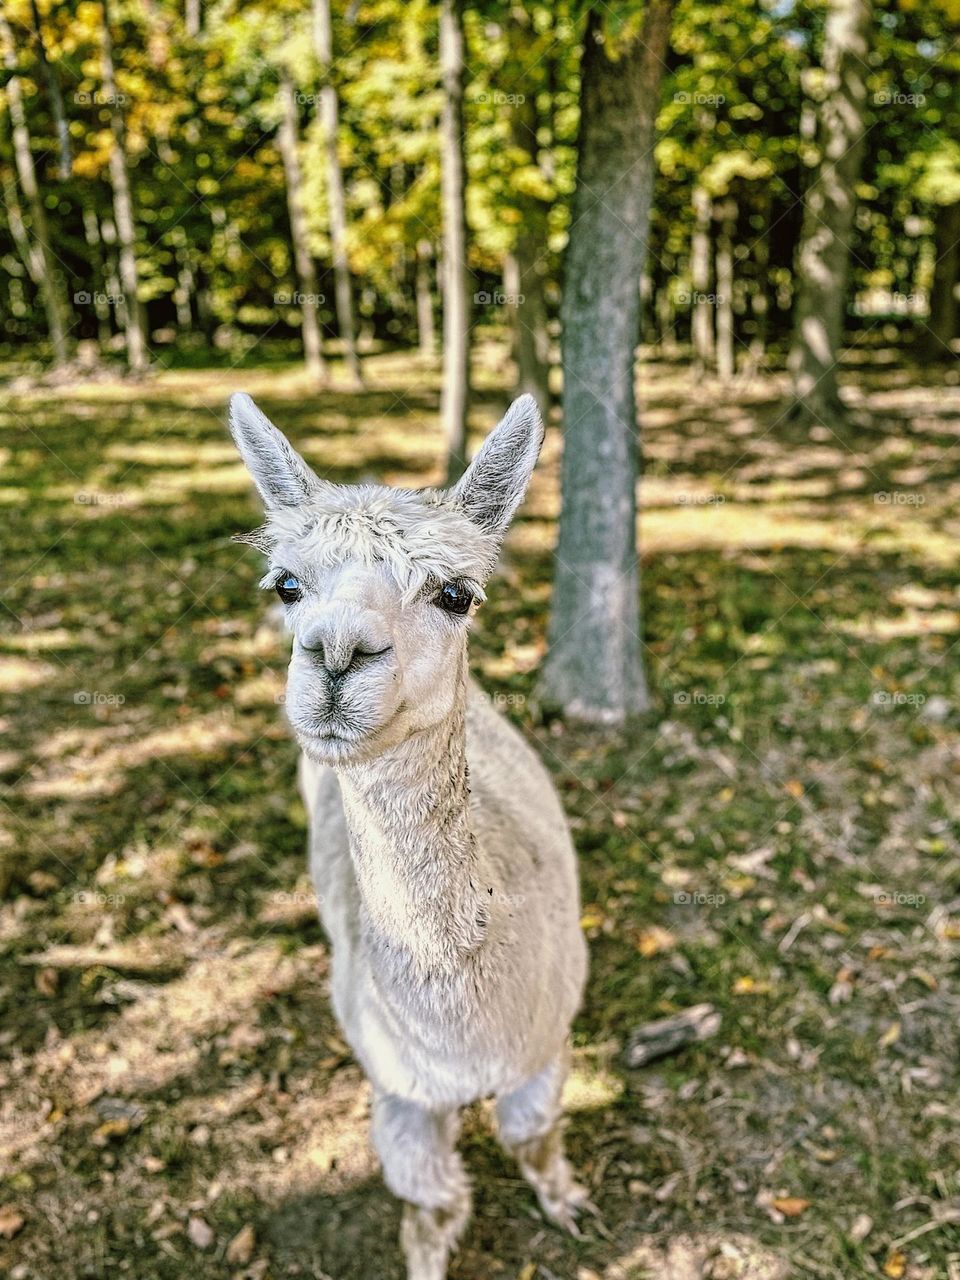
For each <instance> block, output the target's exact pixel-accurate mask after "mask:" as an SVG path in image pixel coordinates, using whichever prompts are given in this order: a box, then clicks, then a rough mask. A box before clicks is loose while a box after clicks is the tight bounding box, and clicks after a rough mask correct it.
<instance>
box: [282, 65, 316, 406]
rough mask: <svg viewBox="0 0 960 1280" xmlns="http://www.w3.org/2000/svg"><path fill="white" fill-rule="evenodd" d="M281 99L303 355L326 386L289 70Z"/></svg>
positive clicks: (295, 109) (291, 234)
mask: <svg viewBox="0 0 960 1280" xmlns="http://www.w3.org/2000/svg"><path fill="white" fill-rule="evenodd" d="M280 102H281V106H282V108H283V116H282V118H281V120H280V132H279V139H278V140H279V144H280V155H281V158H282V160H283V172H284V176H285V179H286V187H287V210H288V212H289V214H290V241H291V243H292V245H293V265H294V270H295V272H296V276H297V288H298V290H299V302H300V317H301V336H302V340H303V357H304V361H305V363H306V366H307V372H308V373H309V375H310V378H311V379H312V381H313V383H314V384H315V385H316V386H318V387H322V386H323V385H324V384H325V383H326V366H325V365H324V360H323V347H322V343H321V339H320V321H319V320H318V319H317V308H318V307H319V305H320V293H319V290H318V288H317V271H316V267H315V266H314V265H313V258H312V257H311V256H310V249H309V247H308V245H307V220H306V217H305V215H304V211H303V178H302V175H301V172H300V157H299V155H298V154H297V123H298V122H297V103H296V99H295V97H294V92H293V81H292V80H291V79H290V76H289V75H288V74H287V72H283V74H282V75H281V77H280Z"/></svg>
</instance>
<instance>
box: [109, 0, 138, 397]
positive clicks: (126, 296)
mask: <svg viewBox="0 0 960 1280" xmlns="http://www.w3.org/2000/svg"><path fill="white" fill-rule="evenodd" d="M102 5H103V98H104V102H106V103H107V105H108V107H109V109H110V130H111V132H112V133H113V146H112V147H111V148H110V183H111V186H112V187H113V214H114V218H115V219H116V223H117V241H118V244H119V247H120V291H121V293H122V294H123V315H124V329H125V334H126V341H127V365H128V367H129V369H130V372H131V373H135V374H140V373H142V372H143V371H144V369H146V367H147V338H146V333H145V330H144V320H143V310H142V308H141V306H140V299H139V297H138V296H137V289H138V279H137V231H136V224H135V222H134V216H133V198H132V196H131V194H130V175H129V173H128V172H127V154H126V129H125V128H124V123H123V110H122V108H121V105H120V101H119V99H118V97H117V85H116V79H115V75H114V69H113V40H112V39H111V36H110V6H109V3H108V0H102Z"/></svg>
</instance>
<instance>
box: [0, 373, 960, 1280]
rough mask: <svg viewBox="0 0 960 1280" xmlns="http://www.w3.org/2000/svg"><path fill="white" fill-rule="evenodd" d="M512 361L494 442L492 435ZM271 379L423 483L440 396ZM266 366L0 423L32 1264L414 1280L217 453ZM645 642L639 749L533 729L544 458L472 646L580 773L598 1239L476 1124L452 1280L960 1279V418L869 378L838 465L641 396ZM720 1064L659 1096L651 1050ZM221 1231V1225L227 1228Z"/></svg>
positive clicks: (155, 1274) (5, 820) (278, 677)
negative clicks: (629, 1047) (700, 1028)
mask: <svg viewBox="0 0 960 1280" xmlns="http://www.w3.org/2000/svg"><path fill="white" fill-rule="evenodd" d="M498 359H499V357H498V355H497V353H496V351H495V350H491V351H486V352H484V353H483V376H482V386H483V388H484V390H483V393H482V395H481V396H480V398H479V402H478V405H477V408H476V411H475V426H476V428H477V431H478V433H479V432H481V431H482V430H484V429H485V428H486V427H487V426H489V425H490V424H491V423H492V421H493V420H494V417H495V413H496V409H497V407H498V406H499V405H500V404H501V403H502V401H503V397H502V396H501V395H500V393H499V391H498V379H499V376H500V375H499V370H498ZM370 378H371V387H370V389H369V390H368V391H366V392H364V393H360V394H352V395H348V394H340V393H337V392H335V391H334V392H330V393H328V394H325V395H322V396H316V395H310V394H309V393H308V392H307V390H306V388H305V386H304V384H303V381H302V378H301V376H300V374H299V373H298V372H297V370H295V369H293V368H292V367H284V366H277V367H271V368H270V369H263V370H258V369H250V370H246V371H245V372H244V373H243V376H242V379H240V381H241V382H242V384H243V385H244V386H246V387H247V388H248V389H249V390H251V391H252V392H253V393H254V394H258V395H259V396H260V398H261V401H262V403H263V405H264V408H265V409H266V410H267V412H269V413H271V414H272V415H273V416H274V417H275V418H276V420H277V421H278V422H279V423H280V425H282V426H283V427H284V428H285V429H287V430H288V431H289V432H290V434H291V435H292V436H293V437H294V438H295V439H296V440H297V441H298V442H300V443H301V444H302V445H303V447H304V451H305V452H306V453H307V455H308V456H309V457H310V459H311V460H312V461H313V462H314V463H315V464H316V465H317V466H318V468H320V469H321V470H322V471H323V472H324V473H325V474H327V475H329V476H330V477H331V478H333V479H335V480H349V479H356V478H358V477H359V476H362V475H369V474H373V473H375V474H378V475H382V476H384V477H385V478H386V479H387V480H389V481H392V482H394V483H407V484H422V483H428V482H431V481H436V480H437V479H438V476H439V466H438V461H439V457H440V452H441V441H440V434H439V429H438V424H437V416H436V403H437V397H436V375H435V370H433V369H432V368H430V367H428V366H425V365H423V364H422V362H418V361H417V360H416V359H415V358H410V357H408V356H380V357H376V358H374V359H372V360H371V361H370ZM236 385H238V379H237V375H231V374H229V373H223V372H219V371H209V370H185V371H181V372H176V373H164V374H162V375H160V376H158V377H157V378H156V379H154V380H152V381H150V382H148V383H147V384H145V385H143V386H136V387H134V386H131V385H129V384H122V383H116V384H114V383H110V382H106V383H98V384H96V385H92V386H89V387H85V388H78V389H73V390H69V391H67V390H54V391H50V390H47V391H44V392H39V391H30V390H26V389H21V390H20V391H18V392H15V393H13V394H8V395H7V396H6V397H5V399H4V404H3V406H2V408H0V460H2V471H0V503H2V504H4V505H6V506H8V507H9V512H8V516H7V519H5V521H4V526H3V527H4V538H5V545H4V566H5V570H6V572H5V575H4V578H5V585H4V591H3V596H2V603H3V609H4V611H5V613H4V619H5V623H6V625H5V626H4V627H3V629H2V633H0V717H2V726H3V730H4V733H3V741H2V744H0V771H2V774H3V781H4V783H5V798H4V803H3V805H2V806H0V891H2V892H3V894H4V901H3V905H2V906H0V949H2V957H3V968H2V974H0V1053H2V1058H0V1273H2V1274H4V1275H9V1276H11V1277H13V1278H14V1280H49V1277H50V1276H52V1275H57V1276H59V1277H62V1278H63V1280H86V1278H88V1277H90V1278H93V1277H97V1278H99V1277H102V1276H104V1275H107V1274H110V1275H130V1276H133V1277H136V1280H174V1278H176V1280H180V1277H182V1276H183V1275H184V1274H187V1273H189V1274H191V1275H196V1276H204V1277H207V1276H209V1277H220V1276H248V1277H265V1276H266V1277H273V1276H276V1277H281V1276H309V1277H323V1276H328V1277H332V1278H333V1280H367V1278H368V1277H370V1276H372V1275H376V1276H378V1277H382V1278H383V1280H397V1278H398V1277H399V1276H400V1275H401V1269H400V1258H399V1252H398V1250H397V1249H396V1247H395V1244H394V1238H395V1232H396V1227H397V1222H398V1210H397V1207H396V1205H395V1204H394V1203H393V1202H392V1200H391V1198H390V1197H389V1196H388V1195H387V1193H386V1192H385V1190H384V1189H383V1187H382V1184H381V1182H380V1180H379V1177H378V1173H377V1169H376V1166H375V1162H374V1160H373V1158H372V1156H371V1154H370V1152H369V1149H368V1147H367V1143H366V1136H365V1134H366V1115H365V1112H366V1106H367V1100H366V1093H365V1089H364V1087H363V1085H362V1081H361V1078H360V1074H359V1072H358V1070H357V1068H356V1066H355V1065H354V1064H353V1063H352V1061H351V1059H350V1056H349V1053H348V1051H347V1049H346V1047H345V1046H344V1045H343V1044H342V1042H341V1041H340V1039H339V1036H338V1033H337V1029H336V1027H335V1025H334V1023H333V1020H332V1018H331V1015H330V1011H329V1008H328V1005H327V1003H326V998H325V991H326V966H327V952H326V946H325V942H324V938H323V934H322V931H321V929H320V927H319V925H318V923H317V921H316V918H315V914H314V911H313V906H312V898H311V892H310V888H309V884H308V882H307V880H306V877H305V868H304V859H303V844H304V815H303V812H302V808H301V806H300V803H299V801H298V799H297V797H296V790H295V784H294V767H295V751H294V747H293V745H292V743H291V742H290V741H289V739H288V737H287V734H286V732H285V730H284V728H283V725H282V722H281V716H280V711H279V707H278V698H279V696H280V694H281V691H282V668H283V654H282V652H281V647H280V645H279V643H278V641H277V639H276V637H275V636H274V634H273V632H272V631H271V629H270V628H269V627H266V626H264V625H263V618H262V610H263V599H262V597H261V596H260V595H259V594H258V593H257V592H256V590H255V583H256V580H257V578H258V576H259V567H258V563H257V557H256V556H255V554H254V553H253V552H251V551H249V550H248V549H244V548H241V547H240V546H238V545H237V544H235V543H233V542H232V541H231V535H232V534H234V533H236V532H238V531H241V530H245V529H248V528H250V527H251V526H252V525H253V524H254V523H255V521H256V519H257V515H256V511H255V508H254V505H253V502H252V499H251V496H250V492H249V488H248V484H247V481H246V478H245V476H244V474H243V472H242V469H241V468H240V467H239V466H238V465H237V463H236V461H235V458H234V455H233V453H232V451H231V449H230V447H229V445H228V442H227V439H226V435H225V431H224V426H223V416H224V404H225V398H226V395H227V394H228V392H229V391H231V390H233V389H235V387H236ZM642 391H643V398H644V401H645V406H644V419H645V442H646V456H647V474H646V477H645V480H644V487H645V498H646V511H645V515H644V518H643V528H642V537H643V546H644V552H645V565H644V569H645V573H644V589H645V605H646V618H645V627H646V637H647V646H648V647H647V659H648V664H649V667H650V673H651V678H652V683H653V686H654V688H655V689H656V690H657V691H658V706H657V709H656V711H655V713H654V714H652V715H651V716H650V717H649V718H648V719H647V720H646V721H645V722H643V723H640V724H637V725H635V726H634V727H633V728H631V730H630V731H629V733H627V734H626V735H623V736H622V737H620V738H613V737H611V736H607V735H601V734H597V733H593V732H586V731H581V730H574V729H571V728H569V727H565V726H563V725H562V724H559V723H550V724H542V723H539V722H538V720H537V718H536V715H535V707H534V704H533V699H532V695H533V690H534V683H535V673H536V669H537V666H538V664H539V661H540V659H541V657H542V653H543V646H544V632H545V624H546V612H547V608H548V603H549V568H550V558H549V552H550V547H551V545H552V541H553V537H554V520H555V515H556V510H557V505H558V497H557V492H556V476H557V461H558V453H559V440H558V439H557V433H556V432H555V431H553V432H551V433H550V434H549V436H548V441H547V446H546V451H545V463H544V466H543V467H542V469H541V471H540V472H539V473H538V476H537V478H536V481H535V486H534V490H533V493H532V495H531V499H530V501H529V503H528V505H527V507H526V509H525V513H524V517H523V519H522V520H521V522H520V524H519V526H518V527H517V529H516V530H515V534H514V536H513V537H512V539H511V542H510V544H509V548H508V553H507V556H506V560H505V564H504V567H503V570H502V572H501V574H500V575H499V578H498V580H497V582H496V583H495V584H494V585H493V589H492V590H491V593H490V596H491V598H490V601H489V604H488V605H487V607H486V608H485V609H484V611H483V612H482V614H481V616H480V620H479V623H478V628H477V631H476V633H475V641H474V648H473V656H474V662H475V666H476V668H477V670H478V673H479V674H480V676H481V678H482V679H483V680H484V681H485V683H486V684H487V686H488V688H490V690H491V691H492V692H493V693H495V694H497V695H499V697H500V701H501V704H502V705H503V706H504V708H505V709H506V711H507V713H508V714H510V715H512V716H513V717H514V718H515V719H516V721H517V722H518V723H519V724H520V725H521V727H522V728H523V729H524V730H525V731H526V732H527V733H528V734H529V736H530V737H531V739H532V741H533V742H534V743H535V744H536V745H537V747H538V749H539V750H540V752H541V754H542V756H543V758H544V759H545V761H546V762H547V764H548V765H549V766H550V768H551V769H552V770H553V771H554V773H555V776H556V779H557V783H558V785H559V787H560V789H561V793H562V795H563V797H564V799H565V802H566V805H567V808H568V811H569V813H570V816H571V819H572V822H573V825H574V829H575V834H576V839H577V843H578V847H579V850H580V855H581V864H582V878H583V894H584V926H585V929H586V931H587V934H588V936H589V939H590V945H591V953H592V971H591V981H590V987H589V991H588V994H587V999H586V1002H585V1006H584V1010H583V1013H582V1015H581V1017H580V1019H579V1021H578V1023H577V1026H576V1045H577V1060H576V1070H575V1073H574V1077H573V1079H572V1081H571V1087H570V1099H569V1100H570V1124H569V1145H570V1149H571V1153H572V1155H573V1157H574V1159H575V1160H576V1162H577V1164H578V1166H579V1168H580V1169H581V1170H582V1173H583V1176H584V1178H585V1179H586V1181H587V1182H588V1183H589V1184H590V1186H591V1189H592V1193H593V1196H594V1198H595V1200H596V1201H597V1202H598V1204H599V1205H600V1208H601V1210H602V1212H603V1221H602V1223H599V1224H594V1223H592V1222H591V1223H588V1224H587V1226H586V1235H585V1238H584V1239H583V1240H582V1241H572V1240H568V1239H566V1238H564V1237H562V1236H561V1235H559V1234H558V1233H557V1232H555V1231H554V1230H552V1229H548V1228H546V1227H545V1226H544V1224H543V1223H542V1222H541V1220H540V1218H539V1215H538V1212H537V1210H536V1208H535V1204H534V1201H533V1199H532V1197H531V1196H530V1194H529V1193H528V1192H527V1190H526V1189H525V1187H524V1186H523V1185H522V1184H521V1182H520V1181H519V1179H518V1177H517V1174H516V1171H515V1169H514V1168H513V1167H512V1166H511V1164H510V1163H509V1162H508V1161H507V1160H506V1159H505V1158H504V1157H503V1156H502V1155H501V1154H500V1152H499V1150H498V1148H497V1147H496V1145H495V1143H494V1142H493V1140H492V1139H491V1138H490V1136H489V1128H488V1125H487V1122H486V1117H485V1115H484V1110H485V1109H484V1108H478V1109H477V1113H476V1115H474V1116H471V1117H470V1119H469V1122H468V1125H467V1128H466V1133H465V1138H464V1149H465V1151H466V1154H467V1158H468V1160H469V1163H470V1166H471V1168H472V1169H473V1171H474V1172H475V1174H476V1191H477V1209H476V1215H475V1218H474V1221H473V1223H472V1225H471V1227H470V1229H469V1232H468V1234H467V1237H466V1239H465V1241H464V1245H463V1247H462V1249H461V1251H460V1253H459V1255H458V1257H457V1259H456V1261H455V1263H454V1265H453V1268H452V1271H451V1275H452V1277H453V1278H454V1280H487V1278H488V1277H491V1276H497V1275H503V1276H506V1277H515V1276H516V1277H523V1280H534V1278H535V1277H542V1278H543V1280H550V1278H551V1277H562V1278H563V1280H574V1278H576V1280H596V1277H603V1280H639V1278H640V1277H646V1276H661V1275H669V1276H670V1277H671V1278H674V1277H676V1278H677V1280H683V1278H685V1277H687V1276H690V1277H694V1276H713V1277H722V1276H746V1277H751V1278H753V1280H759V1278H760V1277H764V1276H769V1277H774V1276H784V1277H785V1276H788V1275H789V1276H792V1275H810V1276H829V1277H836V1278H837V1280H847V1278H848V1277H851V1276H859V1275H886V1276H891V1277H897V1276H905V1277H908V1278H912V1280H939V1278H940V1277H947V1276H949V1277H951V1280H952V1278H953V1277H955V1276H957V1275H960V1227H958V1221H960V1180H958V1167H960V1142H958V1139H957V1131H956V1096H957V1095H956V1090H957V1083H958V1081H957V1064H958V1061H960V1053H958V1026H960V1016H958V1015H960V999H958V996H957V994H956V986H955V979H956V975H957V960H958V954H960V950H958V949H960V848H958V834H960V831H958V819H960V800H958V797H960V738H958V728H960V713H958V706H960V676H958V664H957V647H956V646H957V639H958V636H960V592H958V588H957V582H956V568H955V566H956V564H957V557H958V553H960V521H958V518H957V514H956V512H957V497H958V495H960V470H958V461H960V391H958V388H957V387H956V386H954V385H945V384H941V385H937V386H930V385H927V386H925V387H919V386H917V385H916V381H915V378H914V375H913V373H912V371H911V370H909V369H906V368H902V367H900V366H899V365H897V364H896V363H895V362H893V363H890V364H884V365H883V366H882V368H880V369H879V371H874V372H869V371H867V370H866V369H864V370H863V371H862V372H861V374H860V375H859V379H858V382H857V385H856V388H855V391H856V396H857V403H858V407H857V420H856V422H855V424H854V425H852V426H851V429H850V433H849V435H848V436H847V437H845V438H843V439H840V438H838V437H836V436H834V435H833V434H831V433H830V432H828V431H826V429H825V428H815V429H814V431H812V432H810V433H809V434H807V433H803V434H799V433H797V431H796V430H795V429H793V428H787V427H786V426H785V424H783V423H782V422H781V421H780V420H779V417H778V394H779V388H778V387H777V386H776V385H774V383H773V382H771V381H765V382H756V383H753V384H750V385H749V386H743V387H739V388H737V389H736V391H735V392H733V393H728V394H726V395H724V394H723V393H721V392H720V391H719V390H718V389H717V388H716V387H715V386H710V385H699V386H695V385H693V384H691V382H690V381H689V379H688V378H687V377H686V376H685V375H684V374H683V372H682V371H680V370H678V369H676V368H671V367H669V366H662V365H655V364H651V365H650V367H649V368H647V369H645V370H644V375H643V379H642ZM702 1000H710V1001H712V1002H713V1003H714V1004H715V1005H716V1006H717V1008H718V1009H719V1010H720V1012H721V1013H722V1015H723V1025H722V1031H721V1035H720V1037H719V1038H718V1039H716V1040H713V1041H710V1042H707V1043H705V1044H703V1045H700V1046H697V1047H695V1048H693V1049H691V1050H688V1051H687V1052H685V1053H684V1054H682V1055H679V1056H677V1057H675V1058H672V1059H668V1060H665V1061H664V1062H663V1063H661V1064H658V1065H656V1066H654V1067H652V1068H647V1069H645V1070H643V1071H630V1070H628V1069H626V1068H625V1067H624V1065H623V1055H622V1050H623V1047H624V1045H625V1042H626V1040H627V1037H628V1035H629V1032H630V1030H631V1028H632V1027H633V1026H635V1025H636V1024H637V1023H639V1022H642V1021H646V1020H649V1019H652V1018H654V1017H658V1016H661V1015H663V1014H666V1013H670V1012H674V1011H676V1010H677V1009H680V1008H683V1007H685V1006H686V1005H689V1004H692V1003H696V1002H699V1001H702ZM231 1242H232V1243H231Z"/></svg>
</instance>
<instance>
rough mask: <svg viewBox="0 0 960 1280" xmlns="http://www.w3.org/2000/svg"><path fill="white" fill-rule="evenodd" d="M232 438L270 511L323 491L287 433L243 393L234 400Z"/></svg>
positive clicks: (231, 398)
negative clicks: (279, 429)
mask: <svg viewBox="0 0 960 1280" xmlns="http://www.w3.org/2000/svg"><path fill="white" fill-rule="evenodd" d="M230 434H231V435H232V436H233V439H234V443H235V444H236V446H237V448H238V449H239V450H240V456H241V457H242V458H243V460H244V462H245V463H246V465H247V470H248V471H249V472H250V475H251V476H252V477H253V483H254V484H255V485H256V486H257V491H258V492H259V494H260V497H261V498H262V499H263V505H264V506H265V507H266V508H267V510H268V511H269V510H271V509H272V508H274V507H293V506H296V505H297V504H298V503H301V502H303V501H304V499H305V498H309V497H310V496H311V495H312V494H315V493H317V492H318V491H319V490H320V489H321V488H322V487H323V483H324V482H323V481H322V480H321V479H320V477H319V476H318V475H317V474H316V472H314V471H313V470H312V469H311V468H310V467H308V466H307V464H306V463H305V462H304V460H303V459H302V458H301V457H300V455H299V453H297V451H296V450H295V449H294V448H293V446H292V445H291V444H290V441H289V440H288V439H287V437H286V436H285V435H284V434H283V432H282V431H278V430H277V428H276V427H275V426H274V425H273V423H272V422H270V420H269V419H268V418H266V417H264V415H263V414H262V413H261V412H260V410H259V409H258V408H257V406H256V405H255V404H254V403H253V401H252V400H251V399H250V397H249V396H248V395H246V394H245V393H244V392H243V391H238V392H237V394H236V395H232V396H231V397H230Z"/></svg>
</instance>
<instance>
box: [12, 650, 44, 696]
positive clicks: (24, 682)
mask: <svg viewBox="0 0 960 1280" xmlns="http://www.w3.org/2000/svg"><path fill="white" fill-rule="evenodd" d="M55 675H56V669H55V668H54V667H51V666H50V664H49V663H47V662H30V661H29V660H28V659H26V658H7V657H4V656H3V655H0V693H22V692H24V690H26V689H35V688H36V687H37V686H38V685H42V684H46V683H47V682H48V681H49V680H50V679H51V678H52V677H54V676H55Z"/></svg>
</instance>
